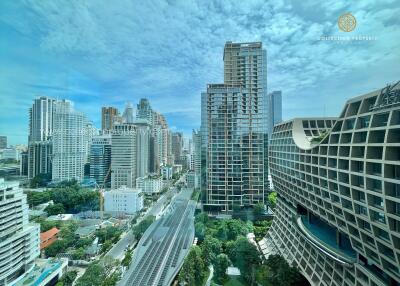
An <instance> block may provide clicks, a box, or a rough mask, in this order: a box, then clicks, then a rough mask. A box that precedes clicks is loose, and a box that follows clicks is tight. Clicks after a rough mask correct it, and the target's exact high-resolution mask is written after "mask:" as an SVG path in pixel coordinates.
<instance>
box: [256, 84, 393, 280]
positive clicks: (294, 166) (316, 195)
mask: <svg viewBox="0 0 400 286" xmlns="http://www.w3.org/2000/svg"><path fill="white" fill-rule="evenodd" d="M269 161H270V171H271V176H272V181H273V185H274V188H275V190H276V191H277V193H278V203H277V207H276V211H275V215H276V216H275V218H274V222H273V225H272V227H271V229H270V230H269V232H268V233H267V235H266V237H265V238H264V239H263V240H261V242H260V246H261V249H262V250H263V252H264V254H265V255H266V256H268V255H269V254H272V253H280V254H282V255H283V256H284V257H285V258H286V259H287V260H288V261H289V262H291V263H293V264H294V265H297V266H298V267H299V269H300V271H301V272H302V273H303V274H304V275H305V277H306V278H307V279H308V280H309V281H310V283H311V284H312V285H400V83H399V84H397V85H396V84H395V85H392V86H388V87H386V88H384V89H382V90H379V91H376V92H372V93H369V94H366V95H364V96H360V97H356V98H353V99H351V100H349V101H348V102H347V103H346V105H345V107H344V109H343V111H342V113H341V115H340V117H339V118H328V119H305V118H302V119H293V120H290V121H286V122H283V123H281V124H279V125H277V126H275V128H274V133H273V136H272V140H271V143H270V153H269Z"/></svg>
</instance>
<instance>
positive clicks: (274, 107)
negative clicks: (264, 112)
mask: <svg viewBox="0 0 400 286" xmlns="http://www.w3.org/2000/svg"><path fill="white" fill-rule="evenodd" d="M268 107H269V112H268V116H269V118H268V139H270V138H271V135H272V131H273V129H274V126H275V125H276V124H278V123H280V122H282V91H280V90H278V91H273V92H271V93H269V94H268Z"/></svg>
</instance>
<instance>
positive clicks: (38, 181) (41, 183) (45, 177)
mask: <svg viewBox="0 0 400 286" xmlns="http://www.w3.org/2000/svg"><path fill="white" fill-rule="evenodd" d="M50 181H51V174H38V175H36V176H35V177H33V178H32V179H31V181H30V183H29V186H30V187H31V188H40V187H46V185H47V183H49V182H50Z"/></svg>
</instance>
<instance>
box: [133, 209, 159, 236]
mask: <svg viewBox="0 0 400 286" xmlns="http://www.w3.org/2000/svg"><path fill="white" fill-rule="evenodd" d="M154 220H155V216H152V215H150V216H147V217H146V218H145V219H143V220H142V221H141V222H139V224H138V225H135V226H134V227H133V229H132V231H133V234H134V235H135V236H136V238H137V239H138V240H139V239H140V238H141V237H142V235H143V234H144V232H145V231H146V230H147V229H148V228H149V227H150V225H151V224H152V223H153V222H154Z"/></svg>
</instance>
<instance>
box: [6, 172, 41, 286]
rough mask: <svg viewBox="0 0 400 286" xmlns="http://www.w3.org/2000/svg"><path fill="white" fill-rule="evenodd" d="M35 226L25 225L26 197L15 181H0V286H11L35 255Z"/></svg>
mask: <svg viewBox="0 0 400 286" xmlns="http://www.w3.org/2000/svg"><path fill="white" fill-rule="evenodd" d="M39 243H40V240H39V225H38V224H32V223H29V220H28V204H27V203H26V195H25V194H24V193H23V191H22V189H21V188H20V187H19V185H18V182H5V181H4V179H0V285H1V286H4V285H13V284H14V283H15V282H16V281H18V280H19V279H20V278H22V277H23V276H24V275H25V274H26V273H27V272H29V271H30V270H31V269H32V268H33V266H34V261H35V258H37V257H38V256H39V254H40V253H39Z"/></svg>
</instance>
